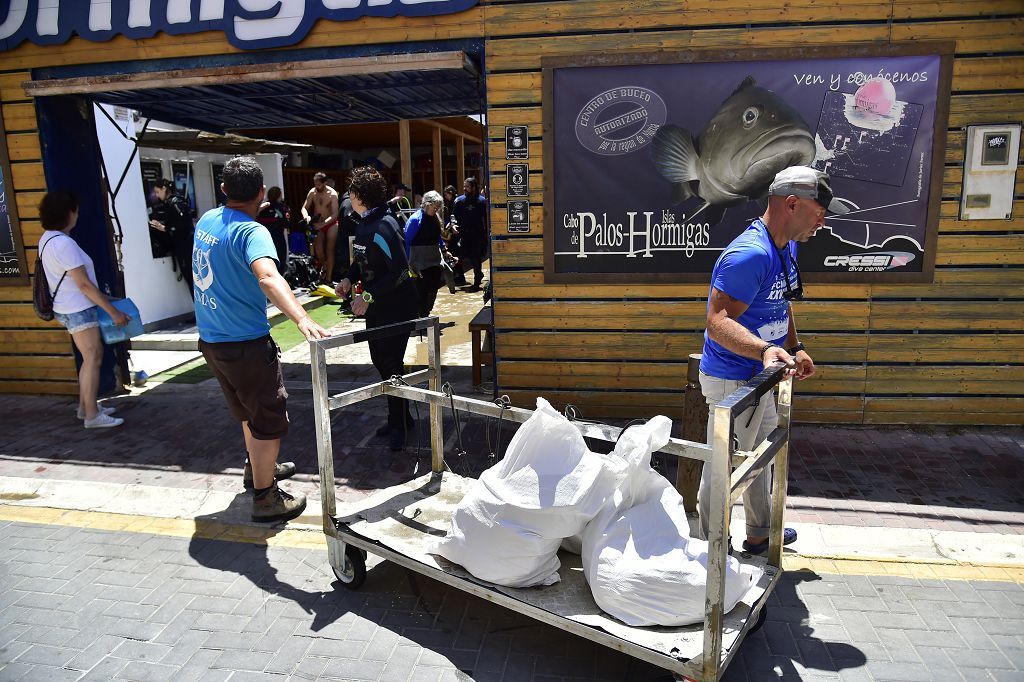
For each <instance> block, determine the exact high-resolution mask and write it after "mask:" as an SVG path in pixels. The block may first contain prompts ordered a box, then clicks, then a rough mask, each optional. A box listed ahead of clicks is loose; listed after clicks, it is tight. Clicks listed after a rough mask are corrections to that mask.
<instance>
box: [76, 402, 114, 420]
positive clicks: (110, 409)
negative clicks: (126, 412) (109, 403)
mask: <svg viewBox="0 0 1024 682" xmlns="http://www.w3.org/2000/svg"><path fill="white" fill-rule="evenodd" d="M116 410H117V408H116V407H103V406H102V405H101V406H100V411H99V414H114V412H115V411H116ZM75 416H76V417H78V418H79V419H85V412H83V411H82V408H81V407H79V408H78V411H77V412H75Z"/></svg>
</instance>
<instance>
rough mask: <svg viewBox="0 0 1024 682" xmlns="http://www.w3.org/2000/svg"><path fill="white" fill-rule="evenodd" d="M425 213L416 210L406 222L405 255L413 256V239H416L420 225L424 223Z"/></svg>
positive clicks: (407, 256)
mask: <svg viewBox="0 0 1024 682" xmlns="http://www.w3.org/2000/svg"><path fill="white" fill-rule="evenodd" d="M422 218H423V214H422V213H419V212H416V213H413V214H412V217H411V218H409V220H408V222H406V223H405V257H406V258H412V241H413V240H414V239H416V234H417V233H419V231H420V226H421V225H422V224H423V220H422Z"/></svg>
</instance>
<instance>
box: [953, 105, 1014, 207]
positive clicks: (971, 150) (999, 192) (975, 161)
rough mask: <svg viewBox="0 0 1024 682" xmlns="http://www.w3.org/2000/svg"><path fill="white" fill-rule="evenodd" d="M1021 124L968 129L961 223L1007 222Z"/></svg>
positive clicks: (1011, 205) (1010, 205)
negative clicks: (964, 221) (969, 221)
mask: <svg viewBox="0 0 1024 682" xmlns="http://www.w3.org/2000/svg"><path fill="white" fill-rule="evenodd" d="M1019 148H1020V124H1019V123H1007V124H1002V125H983V126H967V153H966V155H965V158H964V186H963V191H962V192H961V194H960V197H961V198H960V219H961V220H1009V219H1010V212H1011V211H1012V210H1013V188H1014V182H1015V181H1016V175H1017V152H1018V149H1019Z"/></svg>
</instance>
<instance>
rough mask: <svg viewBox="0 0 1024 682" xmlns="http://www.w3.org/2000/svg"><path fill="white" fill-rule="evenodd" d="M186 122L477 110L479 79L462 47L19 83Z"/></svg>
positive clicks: (355, 118)
mask: <svg viewBox="0 0 1024 682" xmlns="http://www.w3.org/2000/svg"><path fill="white" fill-rule="evenodd" d="M23 87H24V89H25V92H26V94H28V95H29V96H31V97H47V96H54V95H82V96H86V97H89V98H90V99H93V100H95V101H98V102H103V103H105V104H112V105H117V106H124V107H128V108H131V109H135V110H137V111H140V112H142V113H143V114H144V115H145V116H147V117H150V118H155V119H158V120H163V121H169V122H172V123H177V124H179V125H184V126H186V127H189V128H199V129H203V130H209V131H215V132H222V131H227V130H234V129H239V128H246V129H258V128H267V127H285V126H288V127H290V126H310V125H329V124H346V123H362V122H374V121H398V120H409V119H431V118H439V117H445V116H461V115H465V114H473V113H479V112H480V111H482V109H483V92H482V79H481V77H480V73H479V70H478V69H477V68H476V66H475V64H474V63H473V61H472V60H471V59H470V58H469V56H468V55H467V54H466V53H465V52H462V51H448V52H421V53H405V54H393V55H373V56H362V57H350V58H343V59H324V60H308V61H286V62H268V63H260V64H235V65H231V66H217V67H204V68H195V69H176V70H168V71H145V72H136V73H116V74H104V75H97V76H82V77H73V78H54V79H45V80H34V81H27V82H25V83H23Z"/></svg>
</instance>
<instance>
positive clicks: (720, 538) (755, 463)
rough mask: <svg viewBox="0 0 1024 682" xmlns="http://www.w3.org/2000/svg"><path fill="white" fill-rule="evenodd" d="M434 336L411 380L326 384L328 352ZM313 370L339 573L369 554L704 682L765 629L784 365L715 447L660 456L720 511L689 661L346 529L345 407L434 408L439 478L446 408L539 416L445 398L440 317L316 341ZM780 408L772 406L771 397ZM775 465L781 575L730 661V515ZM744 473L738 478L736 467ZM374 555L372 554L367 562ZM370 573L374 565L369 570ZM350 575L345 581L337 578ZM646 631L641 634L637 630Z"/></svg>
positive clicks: (740, 406) (784, 446)
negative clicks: (339, 492)
mask: <svg viewBox="0 0 1024 682" xmlns="http://www.w3.org/2000/svg"><path fill="white" fill-rule="evenodd" d="M419 330H426V333H427V339H426V343H427V360H428V365H427V367H426V369H421V370H419V371H415V372H412V373H409V374H406V375H404V376H402V377H400V378H399V377H392V378H391V379H389V380H385V381H380V382H376V383H373V384H369V385H367V386H364V387H362V388H357V389H354V390H350V391H347V392H344V393H340V394H337V395H334V396H331V395H329V391H328V385H327V351H328V350H331V349H334V348H339V347H342V346H347V345H351V344H354V343H361V342H365V341H370V340H373V339H378V338H383V337H387V336H391V335H396V334H409V333H411V332H413V331H419ZM309 351H310V361H311V362H310V365H311V371H312V383H313V406H314V415H315V420H316V424H315V426H316V435H317V458H318V460H319V468H320V498H321V505H322V508H323V530H324V534H325V535H326V536H327V549H328V561H329V562H330V564H331V566H332V568H334V569H335V572H336V573H338V571H342V572H344V571H347V570H351V557H350V556H349V553H347V545H352V546H353V547H356V548H358V549H359V550H361V551H363V552H372V553H374V554H376V555H379V556H381V557H383V558H385V559H388V560H390V561H393V562H395V563H397V564H399V565H401V566H404V567H405V568H408V569H410V570H413V571H416V572H418V573H421V574H423V575H426V576H428V577H430V578H434V579H435V580H439V581H441V582H443V583H445V584H447V585H450V586H452V587H455V588H458V589H460V590H463V591H466V592H469V593H471V594H474V595H476V596H479V597H482V598H484V599H487V600H489V601H493V602H496V603H498V604H501V605H502V606H505V607H507V608H510V609H512V610H513V611H516V612H518V613H522V614H525V615H527V616H530V617H532V618H535V619H537V620H539V621H541V622H543V623H547V624H548V625H553V626H555V627H557V628H559V629H562V630H567V631H569V632H572V633H573V634H576V635H579V636H581V637H585V638H587V639H589V640H591V641H594V642H596V643H598V644H602V645H605V646H609V647H611V648H613V649H616V650H618V651H622V652H623V653H626V654H628V655H630V656H634V657H636V658H639V659H641V660H644V661H647V662H649V663H652V664H654V665H656V666H659V667H662V668H665V669H668V670H671V671H672V672H674V673H676V674H680V675H685V676H688V677H691V678H693V679H695V680H702V681H703V680H707V681H711V682H713V681H716V680H718V679H719V678H720V676H721V675H722V674H723V673H724V671H725V668H726V666H727V665H728V664H729V662H730V661H731V660H732V657H733V656H734V655H735V653H736V651H737V649H738V648H739V645H740V644H741V643H742V640H743V638H744V636H745V635H746V634H747V632H749V631H750V629H751V628H752V627H754V624H755V623H757V622H758V618H759V616H760V615H761V611H762V609H764V608H765V603H766V601H767V598H768V596H769V595H770V594H771V592H772V590H773V589H774V588H775V585H776V584H777V582H778V579H779V577H780V576H781V574H782V570H781V568H782V566H781V560H782V533H783V517H784V514H785V508H786V482H787V476H788V456H789V432H790V420H791V406H792V381H791V380H789V377H787V376H786V373H785V366H784V365H782V364H781V363H779V364H775V365H772V366H770V367H767V368H765V370H764V371H762V372H761V373H760V374H758V375H757V376H755V377H754V378H753V379H751V380H750V381H748V382H747V383H746V384H745V385H744V386H742V387H741V388H739V389H738V390H737V391H735V392H734V393H732V394H731V395H729V396H728V397H727V398H726V399H725V400H724V401H722V402H721V403H720V404H718V405H717V406H716V407H715V408H714V423H713V428H712V430H713V438H712V443H711V445H707V444H704V443H695V442H693V441H687V440H682V439H677V438H672V439H670V441H669V443H668V444H667V445H666V446H665V447H664V448H662V449H661V450H659V452H662V453H666V454H670V455H674V456H676V457H684V458H690V459H697V460H701V461H703V462H704V463H705V466H707V467H709V471H708V476H710V480H709V481H708V483H709V486H708V488H707V492H708V494H710V495H711V505H710V507H711V509H710V514H709V518H708V525H709V533H708V541H709V547H708V579H707V589H706V596H705V619H704V628H703V654H702V655H700V656H698V657H695V658H692V659H688V660H680V659H674V658H671V657H668V656H666V655H664V654H662V653H660V652H657V651H654V650H651V649H649V648H646V647H643V646H640V645H638V644H636V643H633V642H631V641H629V640H625V639H623V638H621V637H619V636H616V635H613V634H610V633H609V632H606V631H605V630H602V629H599V628H597V627H592V626H588V625H585V624H582V623H578V622H575V621H572V620H569V619H567V618H564V617H562V616H560V615H558V614H555V613H553V612H551V611H547V610H545V609H543V608H539V607H537V606H534V605H532V604H529V603H526V602H525V601H522V600H519V599H515V598H513V597H511V596H509V595H507V594H504V593H503V592H499V591H498V590H496V589H491V588H488V587H487V584H482V583H481V582H473V581H471V580H467V579H465V578H463V577H461V576H458V575H454V574H451V573H448V572H446V571H444V570H440V569H438V568H436V567H434V566H429V565H427V564H424V563H423V562H421V561H418V560H416V559H414V558H412V557H409V556H406V555H404V554H402V553H400V552H398V551H395V550H394V549H392V548H389V547H387V546H386V545H383V544H382V543H380V542H376V541H373V540H369V539H367V538H365V537H362V536H360V535H358V534H354V533H352V532H348V531H347V526H346V525H345V524H344V523H341V522H339V518H338V514H337V498H336V495H335V476H334V450H333V445H332V434H331V411H332V410H337V409H340V408H342V407H346V406H349V405H352V404H355V403H358V402H361V401H364V400H367V399H369V398H373V397H376V396H388V395H390V396H396V397H401V398H406V399H409V400H414V401H418V402H423V403H427V404H428V405H429V408H430V416H429V422H430V448H431V470H432V472H433V475H434V476H435V477H436V478H438V479H439V478H440V477H441V474H442V472H443V471H444V470H445V462H444V452H443V447H444V429H443V419H442V407H444V406H451V405H454V406H455V408H456V409H458V410H461V411H465V412H469V413H472V414H480V415H484V416H489V417H495V418H498V417H500V418H502V419H505V420H508V421H510V422H516V423H522V422H525V421H526V420H527V419H529V418H530V416H531V415H532V414H533V411H532V410H527V409H522V408H517V407H501V406H499V405H498V404H496V403H493V402H486V401H482V400H476V399H473V398H466V397H461V396H456V395H448V394H447V393H443V392H441V391H440V390H439V389H440V387H441V377H440V371H441V364H440V360H441V346H440V324H439V321H438V318H437V317H426V318H420V319H417V320H410V321H408V322H400V323H397V324H392V325H387V326H382V327H375V328H372V329H366V330H362V331H356V332H350V333H347V334H342V335H339V336H332V337H329V338H324V339H317V340H313V341H310V342H309ZM424 381H425V382H427V384H428V388H427V389H422V388H416V387H415V386H413V384H418V383H422V382H424ZM776 385H777V386H778V405H777V407H778V415H779V421H778V426H777V427H776V428H775V429H774V430H773V431H772V432H771V433H770V434H769V436H768V437H767V438H766V439H765V440H764V441H762V442H761V443H759V444H757V445H756V446H755V447H754V449H753V450H751V451H749V452H743V451H737V450H735V449H734V447H733V444H734V440H733V423H734V421H735V419H736V418H737V417H738V416H739V415H740V414H741V413H743V412H744V411H745V410H747V409H749V408H751V407H753V406H755V405H756V404H757V401H758V400H759V399H760V398H761V396H764V395H765V394H766V393H769V392H770V391H772V389H773V388H774V387H775V386H776ZM769 399H771V398H769ZM573 423H574V425H575V426H577V427H578V428H579V429H580V431H581V433H582V434H583V436H585V437H587V438H595V439H599V440H604V441H609V442H615V440H616V438H617V437H618V435H619V434H620V433H621V431H622V430H621V429H619V428H617V427H614V426H609V425H605V424H595V423H589V422H573ZM772 464H774V466H775V472H774V477H773V481H772V515H771V527H770V534H769V550H768V557H767V564H768V565H769V566H772V567H775V568H776V569H778V570H777V571H774V572H773V576H772V578H771V581H770V583H769V584H768V586H767V588H766V589H765V591H764V593H763V595H762V596H761V597H760V598H759V599H757V601H756V602H755V603H754V604H753V605H752V608H751V610H750V612H749V614H748V615H747V617H746V619H745V620H744V621H743V626H742V629H741V630H740V631H739V633H738V635H737V639H736V641H735V643H734V644H733V646H731V647H730V650H729V652H728V655H727V656H726V657H725V658H723V657H722V646H723V643H722V639H723V625H724V623H723V619H724V617H725V614H724V613H723V600H724V586H725V571H726V562H727V558H728V553H729V546H728V543H729V540H728V537H729V532H728V528H729V512H730V508H731V506H732V504H733V503H734V502H735V501H736V500H738V499H740V497H741V495H742V494H743V491H744V490H746V488H747V487H748V486H749V485H750V484H751V483H752V482H753V481H754V479H755V478H756V477H757V476H758V474H760V473H761V472H762V471H764V470H765V469H766V468H767V467H769V466H771V465H772ZM733 467H735V471H732V468H733ZM364 556H365V554H364ZM364 570H365V566H364ZM338 575H339V576H340V575H342V573H338ZM638 629H642V628H638Z"/></svg>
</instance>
